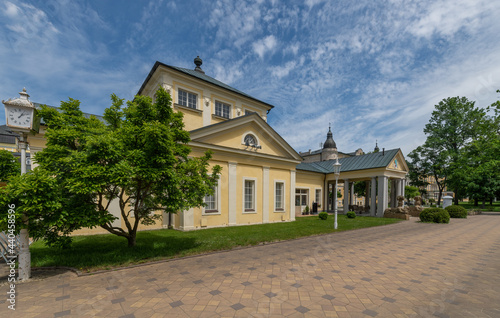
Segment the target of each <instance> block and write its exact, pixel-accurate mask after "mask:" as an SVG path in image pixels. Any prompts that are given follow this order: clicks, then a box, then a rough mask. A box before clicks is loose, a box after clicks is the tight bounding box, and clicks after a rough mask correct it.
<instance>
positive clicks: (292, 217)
mask: <svg viewBox="0 0 500 318" xmlns="http://www.w3.org/2000/svg"><path fill="white" fill-rule="evenodd" d="M289 209H290V221H295V170H290V204H289Z"/></svg>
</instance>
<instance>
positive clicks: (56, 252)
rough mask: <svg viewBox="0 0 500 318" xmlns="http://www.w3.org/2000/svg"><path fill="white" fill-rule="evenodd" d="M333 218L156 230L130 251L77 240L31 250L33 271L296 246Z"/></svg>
mask: <svg viewBox="0 0 500 318" xmlns="http://www.w3.org/2000/svg"><path fill="white" fill-rule="evenodd" d="M398 221H400V220H398V219H389V218H375V217H367V216H365V217H359V216H358V217H356V218H354V219H348V218H347V217H346V216H345V215H339V216H338V224H339V226H338V229H337V230H336V231H346V230H353V229H360V228H365V227H372V226H378V225H385V224H391V223H396V222H398ZM336 231H335V230H334V229H333V216H329V217H328V220H326V221H323V220H320V219H319V218H318V216H310V217H301V218H297V220H296V221H295V222H283V223H274V224H259V225H249V226H234V227H224V228H214V229H204V230H197V231H190V232H180V231H176V230H155V231H143V232H138V233H137V245H136V246H135V247H133V248H129V247H127V241H126V240H125V239H124V238H120V237H117V236H116V235H112V234H106V235H89V236H76V237H74V241H73V245H72V247H71V248H70V249H67V250H61V249H57V248H49V247H46V246H45V245H44V243H43V242H35V243H33V244H32V245H31V247H30V250H31V264H32V267H43V266H70V267H74V268H77V269H79V270H81V271H86V272H91V271H96V270H101V269H110V268H113V267H120V266H126V265H131V264H139V263H144V262H148V261H153V260H161V259H169V258H176V257H182V256H187V255H196V254H202V253H207V252H211V251H220V250H229V249H231V248H234V247H238V246H248V245H257V244H259V243H260V242H274V241H282V240H290V239H294V238H298V237H304V236H310V235H317V234H325V233H332V232H336Z"/></svg>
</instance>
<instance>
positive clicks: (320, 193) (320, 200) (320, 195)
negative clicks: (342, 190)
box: [314, 188, 323, 207]
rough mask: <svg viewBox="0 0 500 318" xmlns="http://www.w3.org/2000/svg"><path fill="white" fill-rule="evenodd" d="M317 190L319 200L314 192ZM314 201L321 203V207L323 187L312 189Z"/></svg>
mask: <svg viewBox="0 0 500 318" xmlns="http://www.w3.org/2000/svg"><path fill="white" fill-rule="evenodd" d="M318 190H319V201H317V199H318V195H317V194H316V193H317V192H318ZM314 202H316V203H317V204H321V207H323V189H322V188H316V189H314Z"/></svg>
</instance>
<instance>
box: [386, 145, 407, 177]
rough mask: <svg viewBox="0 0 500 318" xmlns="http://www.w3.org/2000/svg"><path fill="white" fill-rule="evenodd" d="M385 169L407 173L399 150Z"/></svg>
mask: <svg viewBox="0 0 500 318" xmlns="http://www.w3.org/2000/svg"><path fill="white" fill-rule="evenodd" d="M387 168H388V169H392V170H398V171H406V172H408V166H407V164H406V160H405V158H404V156H403V153H402V152H401V150H399V151H398V153H397V154H396V155H395V156H394V158H393V159H392V160H391V162H390V163H389V165H388V166H387Z"/></svg>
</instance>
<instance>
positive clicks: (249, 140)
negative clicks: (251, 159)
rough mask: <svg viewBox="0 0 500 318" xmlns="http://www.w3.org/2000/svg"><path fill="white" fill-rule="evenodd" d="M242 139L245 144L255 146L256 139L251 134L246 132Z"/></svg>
mask: <svg viewBox="0 0 500 318" xmlns="http://www.w3.org/2000/svg"><path fill="white" fill-rule="evenodd" d="M243 141H244V143H245V145H246V146H257V139H256V138H255V136H254V135H252V134H247V135H246V136H245V139H244V140H243Z"/></svg>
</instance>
